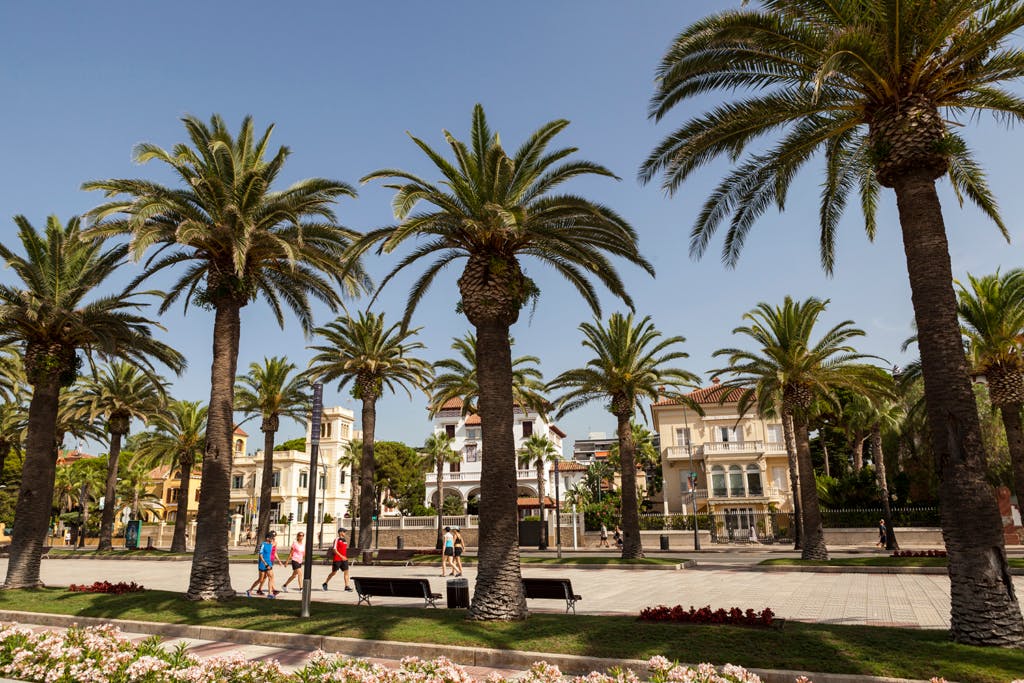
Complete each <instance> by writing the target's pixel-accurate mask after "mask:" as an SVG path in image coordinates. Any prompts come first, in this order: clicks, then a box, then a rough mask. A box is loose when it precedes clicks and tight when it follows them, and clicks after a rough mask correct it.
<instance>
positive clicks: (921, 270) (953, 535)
mask: <svg viewBox="0 0 1024 683" xmlns="http://www.w3.org/2000/svg"><path fill="white" fill-rule="evenodd" d="M894 189H895V191H896V202H897V206H898V207H899V215H900V226H901V228H902V231H903V246H904V251H905V252H906V258H907V272H908V274H909V276H910V290H911V293H912V298H913V303H914V317H915V320H916V322H917V337H918V347H919V349H920V351H921V368H922V370H923V373H924V394H925V402H926V404H927V410H928V426H929V432H930V435H931V442H932V452H933V453H934V455H935V463H936V471H937V473H938V476H939V490H940V492H941V501H942V512H941V514H942V535H943V539H944V540H945V543H946V551H947V553H948V554H949V579H950V598H951V606H952V609H951V627H950V630H951V632H952V635H953V639H954V640H956V641H957V642H961V643H967V644H971V645H999V646H1014V647H1020V646H1022V645H1024V619H1022V618H1021V611H1020V605H1019V604H1018V602H1017V596H1016V593H1015V592H1014V588H1013V581H1012V579H1011V576H1010V570H1009V567H1008V565H1007V561H1006V548H1005V546H1004V542H1003V529H1002V522H1001V519H1000V516H999V510H998V508H997V506H996V500H995V496H994V495H993V491H992V487H991V485H989V484H988V482H987V481H986V480H985V474H986V464H985V451H984V445H983V442H982V439H981V427H980V423H979V420H978V410H977V405H976V404H975V400H974V394H973V392H972V391H971V382H970V376H969V375H968V370H967V361H966V358H965V356H964V351H963V346H962V341H961V336H960V326H959V321H958V320H957V313H956V296H955V294H954V292H953V285H952V282H953V272H952V267H951V265H950V259H949V244H948V242H947V240H946V229H945V225H944V223H943V220H942V207H941V205H940V204H939V197H938V194H937V193H936V191H935V181H934V180H933V177H932V174H930V173H928V172H926V171H923V170H922V171H910V172H906V173H903V174H902V175H900V176H899V177H897V178H896V179H895V181H894Z"/></svg>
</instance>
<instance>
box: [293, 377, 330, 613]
mask: <svg viewBox="0 0 1024 683" xmlns="http://www.w3.org/2000/svg"><path fill="white" fill-rule="evenodd" d="M323 412H324V384H323V382H314V383H313V416H312V417H311V418H310V420H309V443H310V446H309V471H310V473H311V476H310V477H309V493H308V499H309V514H307V515H306V558H305V563H304V565H303V568H302V612H301V613H300V614H299V616H300V617H303V618H307V619H308V618H309V600H310V592H311V591H312V590H313V588H312V587H313V525H314V524H315V522H316V484H317V482H316V467H317V455H318V452H319V450H320V420H321V418H322V416H323Z"/></svg>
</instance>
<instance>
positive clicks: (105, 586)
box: [68, 581, 146, 595]
mask: <svg viewBox="0 0 1024 683" xmlns="http://www.w3.org/2000/svg"><path fill="white" fill-rule="evenodd" d="M68 590H69V591H71V592H72V593H112V594H114V595H123V594H124V593H140V592H142V591H144V590H146V589H145V588H144V587H143V586H141V585H139V584H137V583H135V582H134V581H132V582H131V583H125V582H124V581H120V582H118V583H110V582H109V581H94V582H93V583H91V584H85V583H82V584H74V583H73V584H71V585H70V586H68Z"/></svg>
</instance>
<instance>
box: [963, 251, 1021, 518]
mask: <svg viewBox="0 0 1024 683" xmlns="http://www.w3.org/2000/svg"><path fill="white" fill-rule="evenodd" d="M967 281H968V285H964V284H962V283H958V287H957V290H958V292H957V294H958V297H957V298H958V302H957V313H959V315H960V326H961V329H962V331H963V336H964V339H965V340H966V342H967V357H968V359H969V360H970V363H971V367H972V368H973V371H974V372H975V373H978V374H980V375H984V376H985V383H986V384H988V392H989V397H990V398H991V400H992V405H993V407H996V408H999V412H1000V414H1001V415H1002V418H1003V427H1004V428H1005V430H1006V443H1007V445H1008V446H1009V450H1010V463H1011V465H1012V467H1013V486H1014V493H1015V494H1017V500H1019V501H1022V504H1024V425H1022V424H1021V410H1022V409H1024V270H1011V271H1010V272H1008V273H999V272H996V273H995V274H994V275H985V276H983V277H974V276H973V275H968V276H967Z"/></svg>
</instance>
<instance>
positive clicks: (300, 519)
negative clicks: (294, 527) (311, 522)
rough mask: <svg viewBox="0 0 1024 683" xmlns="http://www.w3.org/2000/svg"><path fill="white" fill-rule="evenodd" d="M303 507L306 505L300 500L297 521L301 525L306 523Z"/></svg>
mask: <svg viewBox="0 0 1024 683" xmlns="http://www.w3.org/2000/svg"><path fill="white" fill-rule="evenodd" d="M303 506H304V503H303V502H302V501H301V500H300V501H299V512H298V514H297V515H295V521H297V522H299V523H300V524H301V523H302V522H303V521H304V520H303V519H302V508H303Z"/></svg>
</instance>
